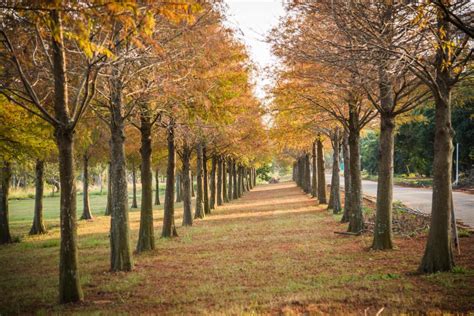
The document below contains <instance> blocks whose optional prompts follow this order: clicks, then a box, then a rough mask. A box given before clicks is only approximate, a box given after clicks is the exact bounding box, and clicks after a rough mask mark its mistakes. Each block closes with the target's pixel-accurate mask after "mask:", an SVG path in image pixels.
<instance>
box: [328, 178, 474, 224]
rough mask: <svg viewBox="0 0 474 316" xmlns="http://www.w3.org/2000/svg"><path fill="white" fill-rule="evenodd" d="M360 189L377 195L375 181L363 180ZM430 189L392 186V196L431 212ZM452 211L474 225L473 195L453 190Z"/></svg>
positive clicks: (465, 221)
mask: <svg viewBox="0 0 474 316" xmlns="http://www.w3.org/2000/svg"><path fill="white" fill-rule="evenodd" d="M326 181H327V183H331V176H330V175H326ZM340 181H341V186H344V178H343V177H341V180H340ZM362 189H363V193H364V194H365V195H369V196H373V197H376V196H377V182H374V181H368V180H363V181H362ZM431 195H432V190H431V189H425V188H408V187H401V186H397V185H396V186H394V187H393V198H394V200H399V201H401V202H402V203H403V204H405V205H406V206H408V207H410V208H415V209H418V210H420V211H422V212H423V213H427V214H430V213H431ZM453 199H454V212H455V214H456V219H458V220H460V221H462V222H464V224H467V225H469V226H471V227H474V195H472V194H467V193H462V192H453Z"/></svg>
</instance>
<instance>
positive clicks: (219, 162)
mask: <svg viewBox="0 0 474 316" xmlns="http://www.w3.org/2000/svg"><path fill="white" fill-rule="evenodd" d="M222 170H223V159H222V158H221V157H219V158H218V159H217V189H216V191H217V192H216V195H217V197H216V199H217V206H221V205H222V204H224V200H223V198H222V192H223V188H222V185H223V183H224V182H225V179H224V175H223V172H222ZM224 173H225V172H224ZM224 190H225V189H224Z"/></svg>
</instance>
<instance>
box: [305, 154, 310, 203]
mask: <svg viewBox="0 0 474 316" xmlns="http://www.w3.org/2000/svg"><path fill="white" fill-rule="evenodd" d="M310 166H311V162H310V158H309V154H305V155H304V186H305V188H304V192H305V193H307V194H308V193H311V167H310Z"/></svg>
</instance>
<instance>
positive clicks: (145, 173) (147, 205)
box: [137, 104, 155, 253]
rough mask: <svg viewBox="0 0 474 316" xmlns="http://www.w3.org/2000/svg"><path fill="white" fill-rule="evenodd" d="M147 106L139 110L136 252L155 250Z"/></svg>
mask: <svg viewBox="0 0 474 316" xmlns="http://www.w3.org/2000/svg"><path fill="white" fill-rule="evenodd" d="M148 112H149V107H148V104H143V105H141V108H140V136H141V147H140V155H141V167H140V168H141V170H140V175H141V177H140V179H141V184H142V200H141V205H140V228H139V231H138V242H137V252H138V253H140V252H143V251H149V250H153V249H155V233H154V230H153V174H152V171H151V154H152V148H151V128H152V123H151V119H150V116H149V113H148Z"/></svg>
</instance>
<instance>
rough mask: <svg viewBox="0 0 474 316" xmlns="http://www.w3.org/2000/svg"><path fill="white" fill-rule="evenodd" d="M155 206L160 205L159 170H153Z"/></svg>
mask: <svg viewBox="0 0 474 316" xmlns="http://www.w3.org/2000/svg"><path fill="white" fill-rule="evenodd" d="M155 205H161V202H160V170H159V169H158V167H156V169H155Z"/></svg>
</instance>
